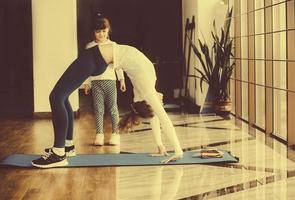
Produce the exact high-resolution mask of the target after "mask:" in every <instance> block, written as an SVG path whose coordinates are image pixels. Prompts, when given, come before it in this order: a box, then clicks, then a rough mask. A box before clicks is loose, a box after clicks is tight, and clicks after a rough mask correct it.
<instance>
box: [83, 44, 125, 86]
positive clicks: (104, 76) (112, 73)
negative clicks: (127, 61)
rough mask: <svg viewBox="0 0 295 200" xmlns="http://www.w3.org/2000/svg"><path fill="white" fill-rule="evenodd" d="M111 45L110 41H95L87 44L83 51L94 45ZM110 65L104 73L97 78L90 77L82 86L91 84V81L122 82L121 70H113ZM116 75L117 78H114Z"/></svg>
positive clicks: (122, 74)
mask: <svg viewBox="0 0 295 200" xmlns="http://www.w3.org/2000/svg"><path fill="white" fill-rule="evenodd" d="M111 43H114V42H113V41H111V40H107V41H106V42H104V43H99V44H98V43H96V42H95V41H91V42H89V43H88V44H87V45H86V47H85V49H89V48H91V47H94V46H96V45H104V44H111ZM111 65H112V64H110V65H109V66H108V67H107V68H106V70H105V72H104V73H102V74H100V75H98V76H90V77H89V78H88V79H87V80H86V81H85V82H84V84H89V85H90V83H91V81H93V80H116V79H117V78H118V80H119V81H120V80H124V73H123V70H122V69H115V70H114V67H112V66H111ZM115 72H116V74H117V78H116V74H115Z"/></svg>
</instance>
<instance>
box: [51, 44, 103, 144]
mask: <svg viewBox="0 0 295 200" xmlns="http://www.w3.org/2000/svg"><path fill="white" fill-rule="evenodd" d="M106 66H107V64H106V63H105V62H104V60H103V58H102V56H101V54H100V52H99V49H98V48H97V47H96V48H91V49H89V50H87V51H85V52H84V53H83V54H82V55H81V56H79V57H78V58H77V59H76V60H75V61H74V62H73V63H72V64H71V65H70V66H69V67H68V68H67V70H66V71H65V72H64V73H63V75H62V76H61V78H60V79H59V80H58V82H57V83H56V85H55V86H54V88H53V90H52V92H51V94H50V97H49V99H50V106H51V110H52V122H53V128H54V147H57V148H63V147H64V146H65V139H66V136H67V135H68V133H69V134H70V135H71V134H72V130H73V129H72V127H73V117H72V116H73V112H72V109H71V107H70V104H69V102H68V97H69V95H70V94H71V93H72V92H73V91H74V90H76V89H77V88H78V87H79V86H80V85H81V84H82V83H83V82H84V81H85V80H86V79H87V78H88V77H89V76H91V75H98V74H100V73H102V72H103V71H104V70H105V68H106Z"/></svg>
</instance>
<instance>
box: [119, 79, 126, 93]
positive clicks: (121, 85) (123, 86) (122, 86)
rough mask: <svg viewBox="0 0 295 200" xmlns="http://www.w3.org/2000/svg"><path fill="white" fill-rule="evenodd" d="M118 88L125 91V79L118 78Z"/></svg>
mask: <svg viewBox="0 0 295 200" xmlns="http://www.w3.org/2000/svg"><path fill="white" fill-rule="evenodd" d="M120 90H121V91H122V92H125V91H126V84H125V80H124V79H121V80H120Z"/></svg>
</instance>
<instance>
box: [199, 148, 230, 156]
mask: <svg viewBox="0 0 295 200" xmlns="http://www.w3.org/2000/svg"><path fill="white" fill-rule="evenodd" d="M223 154H224V152H223V151H220V150H217V149H213V148H212V149H201V150H199V151H197V153H195V154H194V155H193V157H194V158H197V157H200V158H222V156H223Z"/></svg>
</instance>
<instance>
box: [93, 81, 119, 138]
mask: <svg viewBox="0 0 295 200" xmlns="http://www.w3.org/2000/svg"><path fill="white" fill-rule="evenodd" d="M91 88H92V97H93V106H94V113H95V122H96V133H97V134H101V133H103V117H104V110H105V106H106V112H108V113H109V114H110V116H111V121H112V133H117V130H118V122H119V111H118V105H117V87H116V81H115V80H94V81H91Z"/></svg>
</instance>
